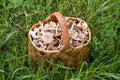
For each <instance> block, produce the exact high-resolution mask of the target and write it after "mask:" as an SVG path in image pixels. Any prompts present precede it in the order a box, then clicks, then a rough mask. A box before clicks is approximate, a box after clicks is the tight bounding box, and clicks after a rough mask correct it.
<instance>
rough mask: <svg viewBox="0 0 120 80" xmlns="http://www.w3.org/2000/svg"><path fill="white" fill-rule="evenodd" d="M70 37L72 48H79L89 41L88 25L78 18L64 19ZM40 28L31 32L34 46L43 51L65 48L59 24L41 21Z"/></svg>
mask: <svg viewBox="0 0 120 80" xmlns="http://www.w3.org/2000/svg"><path fill="white" fill-rule="evenodd" d="M64 18H65V21H66V23H67V29H68V32H69V36H70V46H71V47H78V46H80V45H83V44H85V43H87V41H88V40H89V32H88V25H87V24H86V22H85V21H83V20H81V19H77V18H71V17H64ZM39 25H40V26H39V27H35V28H34V29H32V30H31V31H30V36H31V38H32V42H33V44H35V46H37V47H38V48H40V49H43V50H59V49H60V48H61V47H63V42H62V41H61V30H60V28H59V24H58V23H57V22H54V21H50V22H48V23H43V22H42V21H39Z"/></svg>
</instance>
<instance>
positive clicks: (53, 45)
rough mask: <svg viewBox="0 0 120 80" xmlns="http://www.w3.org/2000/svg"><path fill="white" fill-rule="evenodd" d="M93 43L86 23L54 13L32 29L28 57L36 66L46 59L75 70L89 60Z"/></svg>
mask: <svg viewBox="0 0 120 80" xmlns="http://www.w3.org/2000/svg"><path fill="white" fill-rule="evenodd" d="M51 26H52V27H51ZM36 35H37V36H36ZM90 41H91V32H90V29H89V27H88V25H87V24H86V22H85V21H83V20H81V19H79V18H74V17H64V16H63V15H62V14H61V13H59V12H54V13H53V14H51V15H50V16H49V17H48V18H47V19H45V20H43V21H39V23H36V24H34V25H33V26H32V27H31V28H30V30H29V34H28V54H29V57H30V59H31V62H32V63H34V66H38V65H40V64H41V63H40V62H39V61H40V60H41V59H45V60H46V62H47V61H48V60H53V61H55V62H57V63H60V64H62V65H64V66H68V67H71V68H76V67H78V66H79V64H80V62H81V61H87V60H88V59H89V51H90Z"/></svg>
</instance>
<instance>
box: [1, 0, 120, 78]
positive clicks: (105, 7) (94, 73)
mask: <svg viewBox="0 0 120 80" xmlns="http://www.w3.org/2000/svg"><path fill="white" fill-rule="evenodd" d="M54 11H59V12H61V13H62V14H63V15H64V16H73V17H79V18H81V19H83V20H85V21H86V22H87V23H88V25H89V27H90V29H91V33H92V41H91V51H90V60H89V61H88V62H83V63H81V65H80V67H79V69H77V70H71V69H69V68H67V67H64V66H59V65H56V67H55V68H54V69H53V70H50V69H48V70H46V71H44V70H43V67H44V66H45V65H44V63H43V65H41V66H40V67H39V69H38V71H37V72H35V71H34V70H33V69H32V68H31V66H30V64H31V63H30V59H29V57H28V51H27V48H28V46H27V41H28V40H27V35H28V30H29V28H30V27H31V26H32V25H33V24H35V23H37V22H38V21H39V20H44V19H45V18H47V17H48V16H49V15H50V14H51V13H52V12H54ZM0 80H120V0H0Z"/></svg>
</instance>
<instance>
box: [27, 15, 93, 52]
mask: <svg viewBox="0 0 120 80" xmlns="http://www.w3.org/2000/svg"><path fill="white" fill-rule="evenodd" d="M48 18H49V17H48ZM48 18H46V19H45V20H47V19H48ZM64 18H71V19H78V20H82V19H80V18H76V17H65V16H64ZM45 20H44V21H45ZM82 21H84V20H82ZM84 22H85V23H86V21H84ZM86 24H87V23H86ZM39 26H40V24H39V23H35V24H34V25H33V26H32V27H31V28H30V29H29V33H28V39H29V40H30V43H31V44H32V45H33V47H34V48H36V49H37V50H38V51H42V52H45V53H59V52H60V50H61V49H62V48H63V46H62V47H61V48H60V49H59V50H50V51H49V50H43V49H42V50H41V49H40V48H38V47H37V46H36V45H35V44H34V43H33V42H32V38H31V36H30V30H32V29H34V28H35V27H39ZM87 26H88V24H87ZM88 33H89V39H88V41H87V43H85V44H82V45H79V46H77V47H71V48H70V49H73V48H74V49H77V48H82V47H84V46H86V45H88V44H89V43H90V41H91V31H90V28H89V26H88Z"/></svg>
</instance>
